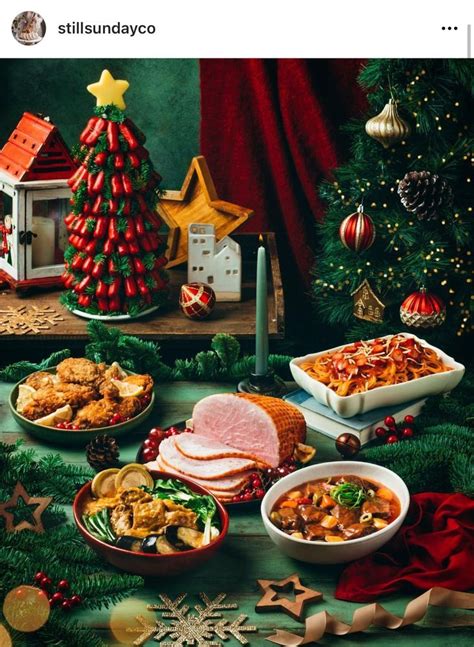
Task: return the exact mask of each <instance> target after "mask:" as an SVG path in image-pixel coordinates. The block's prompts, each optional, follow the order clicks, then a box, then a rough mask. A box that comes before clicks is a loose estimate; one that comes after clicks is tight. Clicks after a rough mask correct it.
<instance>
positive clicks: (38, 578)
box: [34, 571, 48, 584]
mask: <svg viewBox="0 0 474 647" xmlns="http://www.w3.org/2000/svg"><path fill="white" fill-rule="evenodd" d="M44 577H48V576H47V575H46V573H43V571H38V572H37V573H36V575H35V577H34V580H35V582H36V583H37V584H39V583H40V582H41V580H42V579H43V578H44Z"/></svg>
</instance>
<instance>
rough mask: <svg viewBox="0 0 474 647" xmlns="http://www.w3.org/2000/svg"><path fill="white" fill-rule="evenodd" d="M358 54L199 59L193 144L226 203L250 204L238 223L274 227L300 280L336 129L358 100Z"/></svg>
mask: <svg viewBox="0 0 474 647" xmlns="http://www.w3.org/2000/svg"><path fill="white" fill-rule="evenodd" d="M360 65H361V62H360V61H358V60H319V59H314V60H313V59H312V60H301V59H298V60H292V59H283V60H279V59H278V60H273V59H265V60H253V59H236V60H232V59H224V60H223V59H217V60H206V59H205V60H201V151H202V153H203V154H204V155H205V157H206V159H207V161H208V164H209V167H210V169H211V173H212V175H213V178H214V181H215V184H216V187H217V191H218V193H219V194H220V197H222V198H223V199H225V200H230V201H231V202H236V203H237V204H241V205H243V206H245V207H250V208H253V209H254V210H255V216H254V217H253V218H252V219H251V220H249V221H248V223H247V224H246V225H245V227H244V228H243V229H244V230H247V231H265V230H270V231H276V232H277V234H278V239H279V244H280V246H281V245H283V248H282V247H281V250H282V252H284V255H285V257H286V260H287V261H290V262H291V263H292V264H294V265H295V267H296V268H297V270H298V272H297V273H296V274H295V276H298V275H299V277H300V278H301V279H302V280H303V284H306V285H307V284H308V281H309V270H310V268H311V265H312V263H313V260H314V257H313V252H312V249H313V248H314V247H313V245H314V237H315V232H314V223H315V221H316V220H319V219H320V218H321V217H322V216H323V212H324V205H323V204H322V203H321V201H320V199H319V197H318V193H317V185H318V183H319V182H320V181H321V180H322V179H323V178H327V177H330V171H331V169H333V168H335V167H337V166H338V164H339V163H340V162H341V156H342V153H343V149H344V143H345V142H344V140H343V139H342V138H341V135H340V132H339V127H340V126H341V125H342V124H343V123H345V122H346V121H347V120H348V119H349V118H350V117H352V116H354V115H357V114H359V113H360V112H361V110H362V109H363V108H364V107H365V97H364V94H363V92H362V90H361V89H360V87H359V86H358V85H357V83H356V77H357V74H358V71H359V69H360Z"/></svg>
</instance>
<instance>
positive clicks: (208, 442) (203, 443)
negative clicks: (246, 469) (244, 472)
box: [175, 433, 258, 461]
mask: <svg viewBox="0 0 474 647" xmlns="http://www.w3.org/2000/svg"><path fill="white" fill-rule="evenodd" d="M175 443H176V447H177V448H178V449H179V451H180V452H181V453H182V454H184V456H187V457H188V458H194V459H196V460H198V461H208V460H213V459H215V458H250V459H252V460H258V458H257V457H256V456H255V455H253V454H251V453H250V452H243V451H241V450H240V449H235V447H229V445H226V444H224V443H221V442H219V441H218V440H214V439H212V438H206V437H205V436H196V434H194V433H192V434H190V433H183V434H179V435H178V436H176V437H175Z"/></svg>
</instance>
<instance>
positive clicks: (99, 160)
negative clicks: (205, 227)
mask: <svg viewBox="0 0 474 647" xmlns="http://www.w3.org/2000/svg"><path fill="white" fill-rule="evenodd" d="M127 88H128V82H127V81H121V80H116V79H114V78H113V77H112V75H111V74H110V72H108V71H107V70H104V71H103V72H102V75H101V78H100V81H98V82H97V83H93V84H92V85H89V86H88V87H87V89H88V91H89V92H90V93H91V94H93V95H94V96H95V97H97V107H96V108H95V110H94V116H93V117H91V119H89V121H88V123H87V125H86V127H85V129H84V130H83V132H82V133H81V136H80V144H79V146H77V147H76V150H75V151H74V156H75V160H76V162H77V164H78V168H77V171H76V172H75V173H74V175H73V176H72V177H71V178H70V180H69V182H68V183H69V186H70V187H71V190H72V192H73V196H72V198H71V212H70V213H69V214H68V215H67V216H66V219H65V222H66V226H67V229H68V233H69V239H68V240H69V246H68V247H67V249H66V251H65V254H64V260H65V266H66V269H65V272H64V274H63V282H64V285H65V287H66V288H67V291H66V292H65V293H64V294H63V295H62V299H61V300H62V303H63V304H64V305H65V306H66V307H67V308H69V309H70V310H72V311H74V312H75V313H76V314H78V315H81V316H85V317H88V316H90V315H96V316H97V315H98V316H99V317H104V318H109V317H115V316H118V315H128V316H129V317H136V316H139V315H140V314H143V313H144V312H147V311H150V310H154V309H156V308H158V307H159V306H160V305H162V304H163V303H164V302H165V301H166V299H167V296H168V285H167V283H168V279H167V275H166V272H165V271H164V269H163V268H164V266H165V265H166V262H167V259H166V258H165V256H164V255H163V254H164V250H165V248H166V239H165V238H163V237H162V236H160V234H159V230H160V227H161V225H162V222H161V220H160V218H159V217H158V215H157V213H156V209H155V208H156V204H157V201H158V200H159V184H160V181H161V177H160V175H159V174H158V173H157V172H156V171H155V170H154V168H153V164H152V162H151V160H150V157H149V153H148V151H147V150H146V148H145V147H144V143H145V136H144V135H143V133H141V132H140V130H139V129H138V128H137V127H136V126H135V124H134V123H133V122H132V121H131V120H130V119H129V118H127V117H126V116H125V112H124V110H125V103H124V100H123V94H124V93H125V91H126V90H127Z"/></svg>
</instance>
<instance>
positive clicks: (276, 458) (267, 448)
mask: <svg viewBox="0 0 474 647" xmlns="http://www.w3.org/2000/svg"><path fill="white" fill-rule="evenodd" d="M193 427H194V434H195V436H203V437H205V438H208V439H210V440H213V441H216V442H218V443H224V444H225V445H227V446H228V447H233V448H235V449H237V450H240V451H241V452H243V453H244V454H245V455H250V456H254V457H255V458H256V459H257V460H258V461H260V462H263V463H265V464H267V465H270V466H271V467H277V466H278V465H280V463H282V462H283V461H284V460H285V459H286V458H289V457H290V456H291V455H292V454H293V450H294V448H295V445H296V443H299V442H304V439H305V436H306V423H305V420H304V417H303V415H302V414H301V413H300V412H299V411H298V409H296V407H294V406H293V405H291V404H288V403H287V402H284V401H283V400H280V399H278V398H270V397H267V396H259V395H250V394H246V393H218V394H215V395H210V396H208V397H207V398H203V399H202V400H200V401H199V402H198V403H197V404H196V405H195V407H194V410H193ZM226 460H237V459H226ZM207 478H212V477H209V476H208V477H207Z"/></svg>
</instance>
